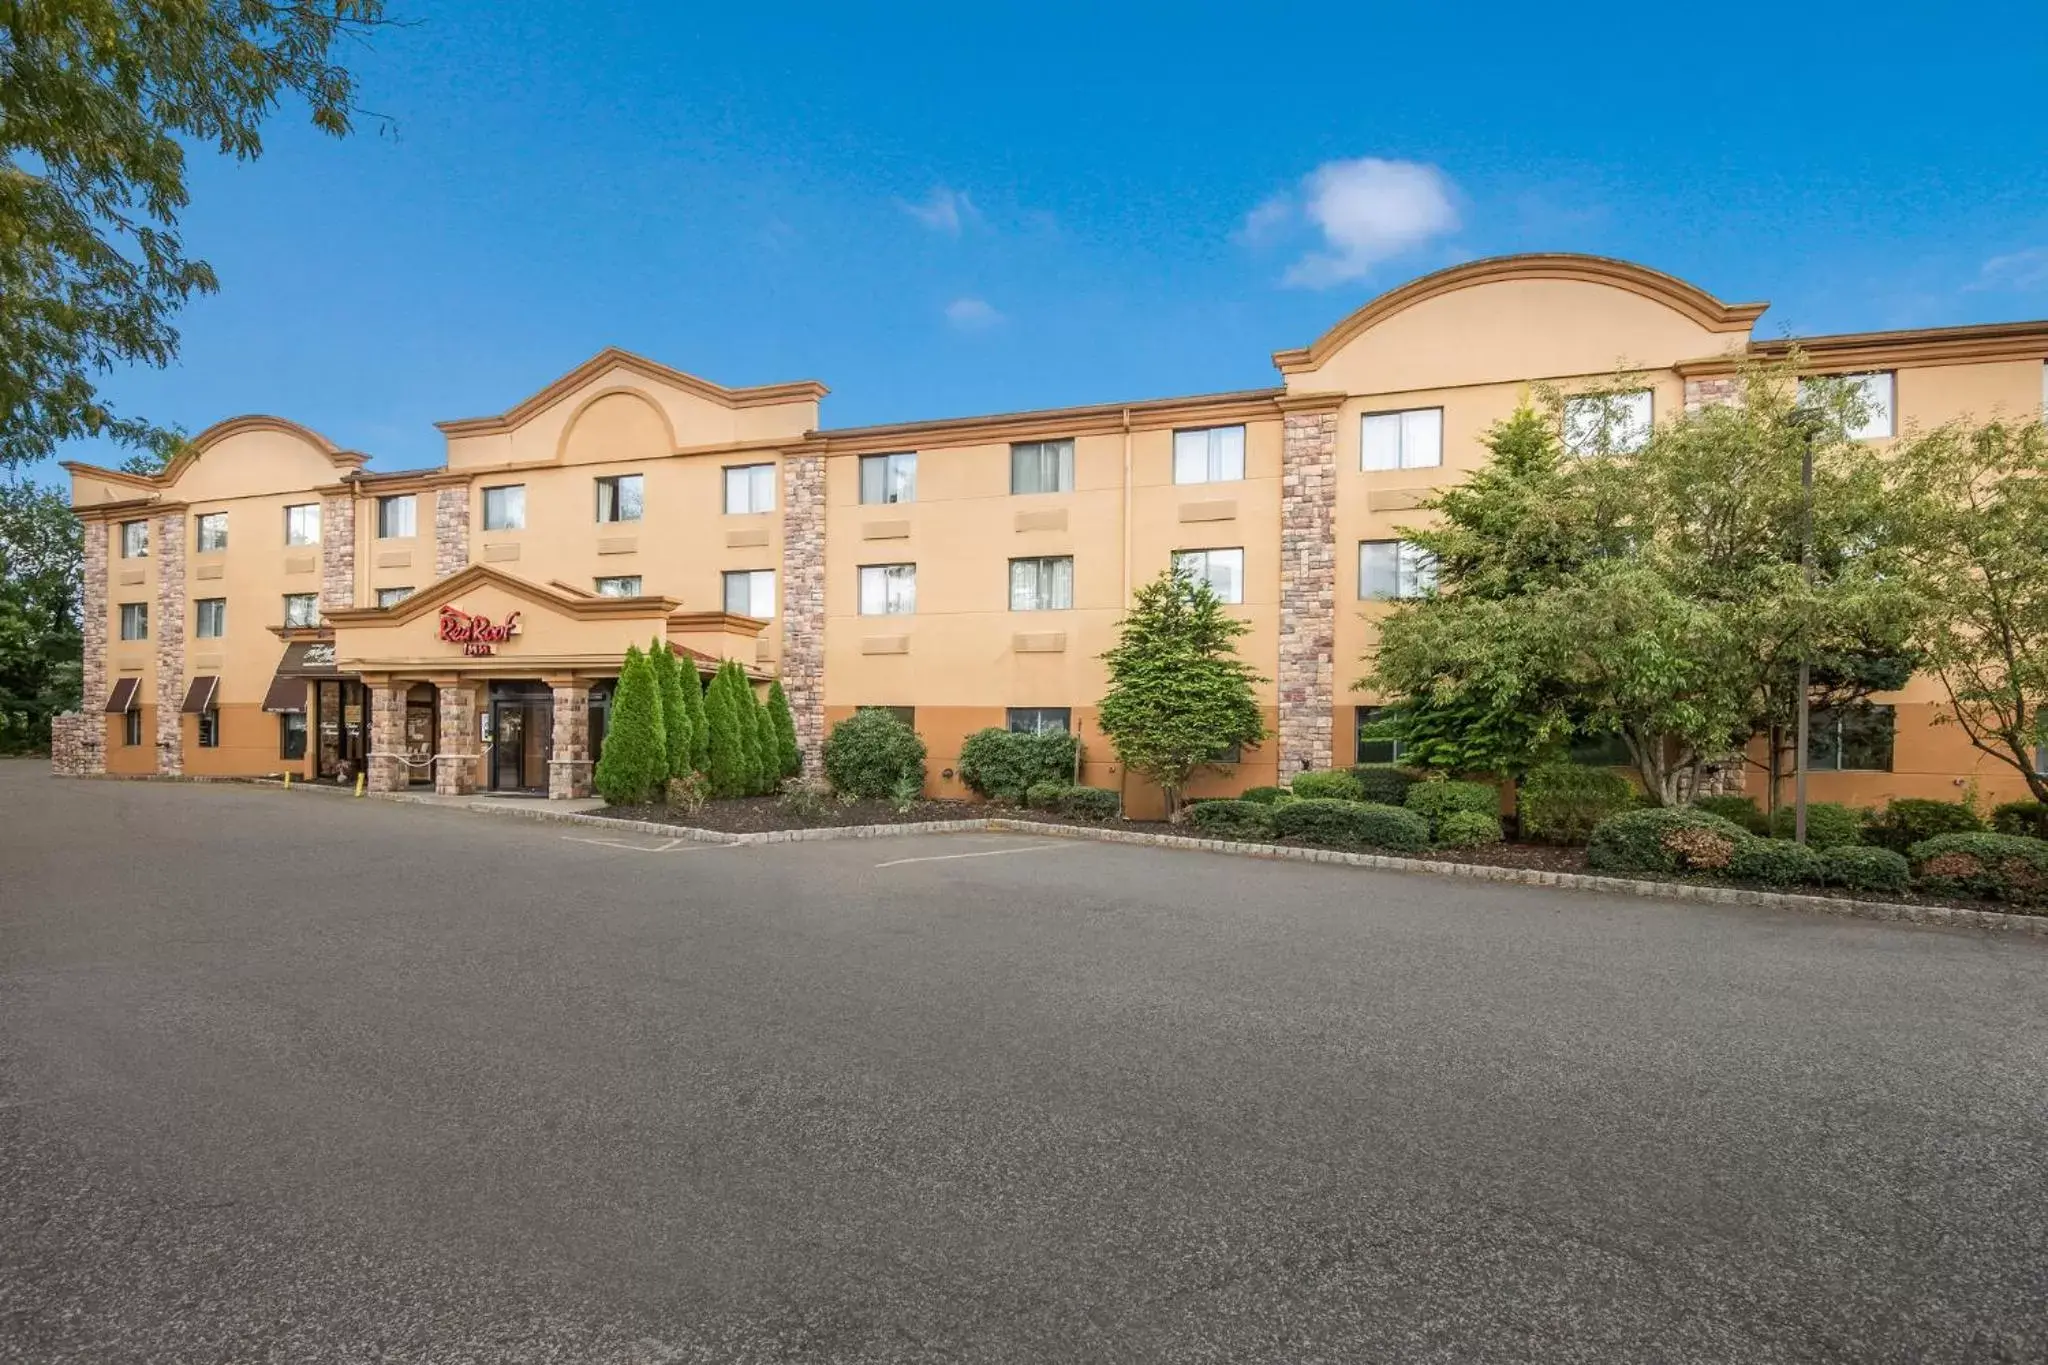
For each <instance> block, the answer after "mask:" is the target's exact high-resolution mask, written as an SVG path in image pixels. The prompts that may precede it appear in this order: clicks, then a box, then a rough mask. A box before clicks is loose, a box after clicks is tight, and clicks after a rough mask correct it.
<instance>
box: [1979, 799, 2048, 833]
mask: <svg viewBox="0 0 2048 1365" xmlns="http://www.w3.org/2000/svg"><path fill="white" fill-rule="evenodd" d="M1991 828H1992V829H1993V830H1994V831H1995V832H1997V833H1999V834H2017V835H2020V836H2021V837H2022V838H2027V839H2048V802H2044V801H2008V802H2006V803H2005V804H2004V805H2002V806H2000V807H1998V808H1997V809H1996V810H1994V811H1992V812H1991Z"/></svg>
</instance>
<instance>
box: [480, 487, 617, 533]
mask: <svg viewBox="0 0 2048 1365" xmlns="http://www.w3.org/2000/svg"><path fill="white" fill-rule="evenodd" d="M599 520H600V521H601V520H603V518H602V517H600V518H599ZM484 529H485V530H486V531H522V530H524V529H526V485H525V484H523V483H508V484H505V485H504V486H502V487H499V488H486V489H485V490H484Z"/></svg>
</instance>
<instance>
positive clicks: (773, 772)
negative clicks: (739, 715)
mask: <svg viewBox="0 0 2048 1365" xmlns="http://www.w3.org/2000/svg"><path fill="white" fill-rule="evenodd" d="M753 691H754V689H753V688H751V687H749V688H748V689H747V694H748V696H749V697H750V698H751V699H752V700H753V704H754V735H755V738H756V741H757V742H758V744H759V745H760V749H761V790H762V791H763V792H772V791H774V790H775V789H776V788H777V787H779V786H781V785H782V746H781V744H779V743H778V742H777V741H776V738H775V718H774V717H773V716H771V715H769V714H768V703H766V702H764V701H762V700H761V699H760V698H758V697H754V696H753Z"/></svg>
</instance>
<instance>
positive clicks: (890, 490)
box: [860, 451, 917, 503]
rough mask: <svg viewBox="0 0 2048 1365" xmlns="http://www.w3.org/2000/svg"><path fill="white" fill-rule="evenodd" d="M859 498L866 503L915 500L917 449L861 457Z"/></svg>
mask: <svg viewBox="0 0 2048 1365" xmlns="http://www.w3.org/2000/svg"><path fill="white" fill-rule="evenodd" d="M860 500H861V501H862V502H864V503H889V502H916V501H917V452H915V451H903V452H899V453H897V454H894V455H863V456H861V457H860Z"/></svg>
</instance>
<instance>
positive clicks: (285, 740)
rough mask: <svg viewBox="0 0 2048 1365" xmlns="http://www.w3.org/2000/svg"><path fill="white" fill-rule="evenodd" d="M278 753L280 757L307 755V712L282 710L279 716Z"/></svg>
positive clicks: (301, 756)
mask: <svg viewBox="0 0 2048 1365" xmlns="http://www.w3.org/2000/svg"><path fill="white" fill-rule="evenodd" d="M277 753H278V757H280V758H304V757H305V756H306V713H305V712H304V711H285V712H281V713H280V714H279V715H278V718H277Z"/></svg>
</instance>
